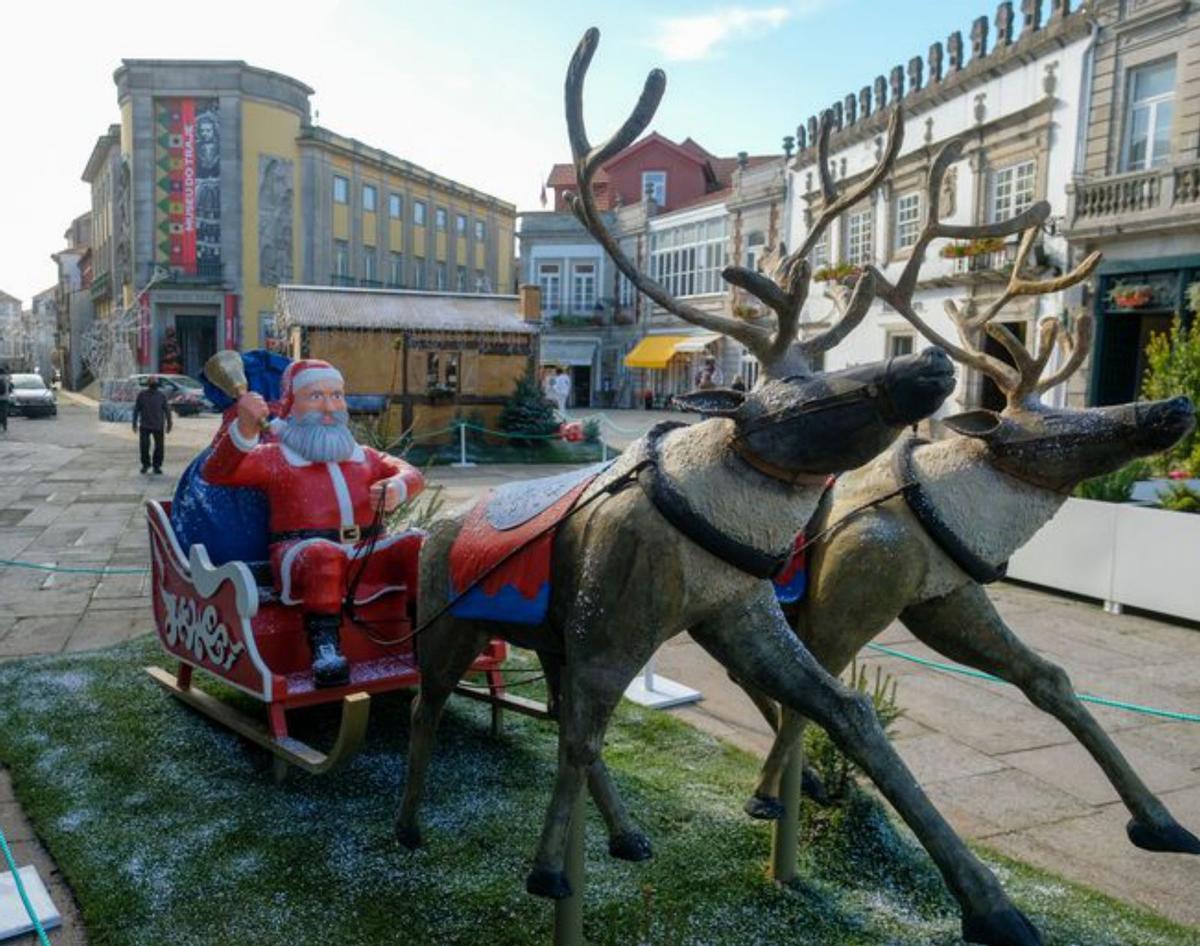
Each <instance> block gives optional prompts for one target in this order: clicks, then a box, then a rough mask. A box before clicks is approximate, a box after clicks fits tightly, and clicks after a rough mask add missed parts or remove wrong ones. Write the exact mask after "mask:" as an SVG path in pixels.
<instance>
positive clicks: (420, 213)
mask: <svg viewBox="0 0 1200 946" xmlns="http://www.w3.org/2000/svg"><path fill="white" fill-rule="evenodd" d="M413 224H414V226H418V227H423V226H425V201H423V200H414V201H413Z"/></svg>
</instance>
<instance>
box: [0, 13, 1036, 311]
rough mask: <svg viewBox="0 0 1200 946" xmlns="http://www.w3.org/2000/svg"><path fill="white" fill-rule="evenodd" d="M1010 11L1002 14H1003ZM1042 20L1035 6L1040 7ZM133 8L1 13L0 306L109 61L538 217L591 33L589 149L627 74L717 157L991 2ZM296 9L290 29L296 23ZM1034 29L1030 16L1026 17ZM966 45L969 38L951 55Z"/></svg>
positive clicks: (44, 248)
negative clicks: (258, 89)
mask: <svg viewBox="0 0 1200 946" xmlns="http://www.w3.org/2000/svg"><path fill="white" fill-rule="evenodd" d="M1014 5H1017V6H1019V5H1018V4H1014ZM1043 6H1044V7H1045V8H1046V9H1047V12H1048V8H1049V0H1045V2H1044V3H1043ZM185 8H187V9H190V10H191V13H190V14H188V15H186V16H184V15H182V13H181V12H180V11H181V10H182V9H184V8H171V7H170V6H169V5H168V6H164V5H163V4H162V3H161V2H157V0H156V2H148V0H135V2H114V3H112V4H110V5H108V6H106V7H104V8H103V9H104V11H105V12H104V15H103V16H102V17H100V19H99V21H98V20H97V19H96V12H97V10H98V9H99V8H97V7H96V6H95V4H94V3H81V2H77V0H70V2H65V3H58V4H50V3H41V4H36V5H34V4H4V5H3V6H2V7H0V35H4V36H6V37H9V38H10V42H8V43H6V44H5V54H4V56H3V57H0V88H3V89H4V90H5V94H4V95H3V96H0V128H3V129H4V134H3V139H0V140H2V141H3V145H2V146H0V289H3V290H5V291H7V292H10V293H12V294H13V295H16V296H19V297H21V298H23V299H24V300H25V303H26V305H28V304H29V299H30V297H31V296H32V295H33V293H35V292H37V291H40V290H41V289H44V288H46V287H48V286H50V285H51V284H53V282H54V280H55V278H56V277H55V271H54V266H53V263H52V262H51V261H50V258H49V254H50V253H51V252H54V251H55V250H58V249H60V248H61V247H62V245H63V241H62V233H63V231H64V230H65V229H66V226H67V224H68V223H69V222H70V220H71V218H72V217H73V216H75V215H76V214H78V213H80V212H81V211H83V210H85V209H87V207H88V206H89V195H88V189H87V187H86V185H85V184H83V183H82V182H81V181H80V173H81V172H82V170H83V167H84V164H85V163H86V161H87V158H88V155H89V153H90V151H91V148H92V145H93V144H94V143H95V140H96V138H97V137H98V136H99V135H100V134H101V133H102V132H103V131H104V130H105V129H106V128H107V126H108V125H109V123H110V122H115V121H117V120H118V117H119V116H118V112H117V104H116V90H115V86H114V85H113V84H112V72H113V70H114V69H115V68H116V67H117V66H118V65H119V64H120V60H121V59H122V58H212V59H244V60H246V61H247V62H249V63H251V64H253V65H256V66H261V67H264V68H269V69H276V70H278V71H281V72H284V73H287V74H288V75H291V76H294V77H295V78H297V79H300V80H301V81H303V82H306V83H307V84H308V85H310V86H312V87H313V88H314V89H316V91H317V94H316V96H315V97H314V100H313V101H314V105H315V107H316V108H317V109H318V111H319V118H320V122H321V124H323V125H327V126H328V127H330V128H333V129H334V130H336V131H338V132H340V133H342V134H346V135H350V136H353V137H356V138H359V139H361V140H363V141H366V142H368V143H370V144H372V145H376V146H379V147H382V148H385V149H387V150H389V151H391V152H392V153H394V154H397V155H399V156H401V157H405V158H408V159H410V160H413V161H416V162H417V163H419V164H423V165H425V166H426V167H428V168H430V169H431V170H434V171H437V172H439V173H441V174H444V175H447V176H449V177H452V178H456V179H458V180H461V181H462V182H464V183H466V184H470V185H472V186H474V187H478V188H480V189H482V190H485V191H487V192H489V193H492V194H495V195H496V196H498V197H502V198H504V199H506V200H509V201H512V202H513V203H516V204H517V206H518V208H519V209H537V208H538V203H537V199H538V189H539V183H540V180H541V179H542V178H543V177H544V176H545V174H546V172H547V171H548V170H549V168H550V166H551V165H552V164H553V163H554V162H556V161H565V160H567V159H568V157H569V152H568V148H567V143H566V132H565V128H564V123H563V117H562V80H563V74H564V71H565V68H566V64H567V61H568V60H569V58H570V55H571V51H572V50H573V48H574V46H575V43H576V42H578V39H579V37H580V35H582V33H583V31H584V30H585V29H586V28H587V27H588V26H592V25H594V26H598V27H599V28H600V30H601V42H600V50H599V52H598V53H597V55H596V58H595V60H594V61H593V63H592V69H591V73H590V75H589V82H588V86H587V94H586V98H585V111H586V115H587V121H588V126H589V129H590V132H591V137H592V139H593V141H596V140H599V139H601V138H602V137H604V136H606V135H607V134H608V133H610V132H611V131H612V130H613V129H615V127H616V126H617V124H618V123H619V122H620V121H621V120H622V119H623V118H624V117H625V115H626V114H627V113H628V110H629V109H630V108H631V107H632V105H633V103H634V101H635V100H636V97H637V94H638V92H639V91H640V88H641V83H642V81H643V79H644V78H645V74H646V72H647V71H648V70H649V69H651V68H653V67H654V66H661V67H662V68H664V69H665V70H666V72H667V77H668V82H667V94H666V96H665V98H664V101H663V104H662V106H661V107H660V109H659V114H658V117H657V119H656V121H655V123H654V125H653V126H652V127H654V128H655V129H657V130H658V131H659V132H661V133H662V134H665V135H667V136H668V137H671V138H675V139H677V140H678V139H682V138H684V137H686V136H688V135H691V136H692V137H694V138H695V139H696V140H697V141H699V142H700V143H701V144H703V145H704V146H705V147H706V148H708V149H709V150H711V151H714V152H716V153H719V154H734V153H736V152H737V151H743V150H744V151H749V152H751V153H766V152H772V151H778V150H779V149H780V148H781V142H782V139H783V136H784V135H786V134H791V133H793V131H794V129H795V127H796V125H797V124H799V123H800V122H802V121H804V119H805V118H807V116H809V115H810V114H813V113H814V112H816V111H817V110H818V109H820V108H822V107H825V106H827V105H828V104H830V103H831V102H832V101H833V100H834V99H840V98H841V97H843V96H844V95H846V94H847V93H849V92H857V90H858V89H859V88H861V87H862V86H863V85H864V84H866V83H868V82H870V81H871V80H872V79H874V77H875V76H876V75H879V74H881V73H882V74H886V73H887V72H888V71H889V70H890V69H891V67H892V66H894V65H900V64H904V63H907V61H908V60H909V58H911V57H912V56H914V55H924V54H925V53H926V51H927V50H928V48H929V45H930V44H931V43H932V42H934V41H936V40H942V41H944V40H945V38H946V36H947V35H948V34H949V33H950V31H952V30H955V29H958V30H962V32H963V35H964V38H966V37H967V36H968V34H969V31H970V26H971V21H972V19H974V17H976V16H979V15H982V14H984V13H987V14H989V16H991V15H994V12H995V2H994V0H986V2H984V0H767V2H762V3H758V2H750V0H747V2H736V3H720V2H717V3H695V2H691V3H685V2H663V3H636V2H632V0H609V2H605V3H602V4H601V3H583V2H574V3H565V2H562V0H559V2H552V0H531V2H523V3H516V2H503V0H501V2H496V0H492V2H486V0H439V2H434V3H429V2H421V3H416V2H407V0H406V2H381V0H376V2H366V0H362V2H323V3H319V4H306V3H294V4H282V3H274V2H257V0H237V2H234V0H205V2H204V3H202V4H192V5H185ZM297 11H300V12H297ZM1044 15H1045V14H1044ZM968 42H969V40H968Z"/></svg>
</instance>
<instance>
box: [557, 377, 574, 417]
mask: <svg viewBox="0 0 1200 946" xmlns="http://www.w3.org/2000/svg"><path fill="white" fill-rule="evenodd" d="M570 396H571V376H570V375H569V374H567V373H566V372H565V371H563V369H562V368H559V369H558V372H557V373H556V374H555V376H554V399H555V400H556V401H558V412H559V413H560V414H562V416H563V417H566V416H567V398H568V397H570Z"/></svg>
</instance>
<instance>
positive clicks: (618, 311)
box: [542, 298, 634, 328]
mask: <svg viewBox="0 0 1200 946" xmlns="http://www.w3.org/2000/svg"><path fill="white" fill-rule="evenodd" d="M633 315H634V313H633V307H632V306H622V305H621V304H620V302H618V301H617V300H616V299H611V298H604V299H599V300H597V301H595V302H593V303H591V304H590V305H577V304H572V303H567V304H564V305H561V306H559V305H555V304H553V302H551V304H550V305H544V306H543V307H542V318H543V319H544V320H545V321H546V323H547V324H549V325H551V326H554V327H556V328H591V327H595V326H605V325H632V324H633Z"/></svg>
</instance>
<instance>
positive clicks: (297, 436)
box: [279, 411, 358, 463]
mask: <svg viewBox="0 0 1200 946" xmlns="http://www.w3.org/2000/svg"><path fill="white" fill-rule="evenodd" d="M326 416H332V417H333V419H334V423H332V424H325V423H322V421H323V420H324V419H325V417H326ZM349 425H350V415H349V413H347V412H346V411H334V412H333V414H332V415H325V414H323V413H321V412H319V411H310V412H309V413H307V414H304V415H302V416H300V417H288V418H287V421H286V423H285V424H284V425H283V427H282V428H281V429H280V431H279V440H280V442H281V443H282V444H283V445H284V446H285V447H287V448H288V449H289V450H294V451H295V452H296V453H298V454H300V456H302V457H304V459H305V460H308V461H309V462H311V463H336V462H338V461H339V460H349V459H350V455H351V454H352V453H354V448H355V447H356V446H358V444H357V443H355V441H354V434H352V433H351V432H350V426H349Z"/></svg>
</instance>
